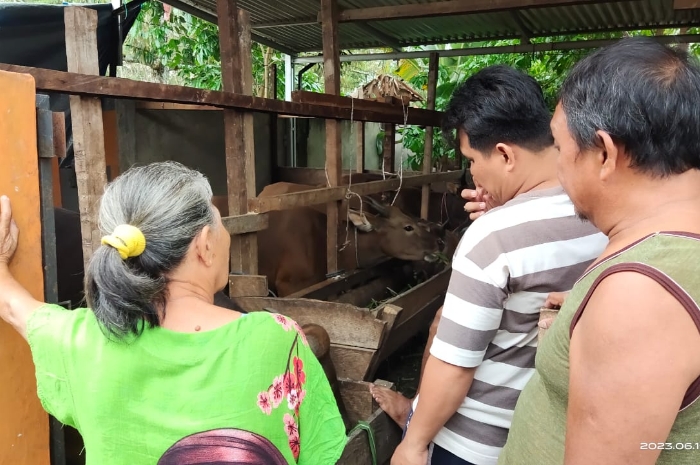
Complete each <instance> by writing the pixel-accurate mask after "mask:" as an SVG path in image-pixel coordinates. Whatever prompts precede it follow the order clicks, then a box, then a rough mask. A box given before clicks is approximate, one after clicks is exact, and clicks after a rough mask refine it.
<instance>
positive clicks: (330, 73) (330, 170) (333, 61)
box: [321, 0, 343, 273]
mask: <svg viewBox="0 0 700 465" xmlns="http://www.w3.org/2000/svg"><path fill="white" fill-rule="evenodd" d="M338 13H339V10H338V2H337V0H321V29H322V34H323V77H324V83H325V91H326V94H331V95H340V48H339V46H338ZM340 134H341V127H340V121H338V120H335V119H328V120H326V176H327V178H328V187H336V186H339V185H340V183H341V178H342V167H343V160H342V150H341V145H340V144H341V138H340ZM338 206H339V205H338V202H330V203H329V204H328V205H327V206H326V236H327V238H326V270H327V273H334V272H336V271H338Z"/></svg>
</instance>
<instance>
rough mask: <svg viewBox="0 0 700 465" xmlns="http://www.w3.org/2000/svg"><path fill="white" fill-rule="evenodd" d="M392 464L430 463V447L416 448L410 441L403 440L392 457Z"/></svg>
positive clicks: (421, 464) (424, 464)
mask: <svg viewBox="0 0 700 465" xmlns="http://www.w3.org/2000/svg"><path fill="white" fill-rule="evenodd" d="M391 465H428V449H423V450H414V449H413V448H412V447H411V444H410V443H407V442H406V441H402V442H401V444H399V447H397V448H396V450H395V451H394V455H393V456H392V457H391Z"/></svg>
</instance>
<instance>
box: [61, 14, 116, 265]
mask: <svg viewBox="0 0 700 465" xmlns="http://www.w3.org/2000/svg"><path fill="white" fill-rule="evenodd" d="M64 20H65V25H66V57H67V59H68V71H71V72H75V73H81V74H88V75H99V74H100V69H99V62H98V57H97V12H96V11H95V10H92V9H89V8H82V7H67V8H66V9H65V13H64ZM70 108H71V116H72V122H73V152H74V154H75V177H76V180H77V184H78V208H79V210H80V230H81V233H82V236H83V261H84V262H85V267H86V268H87V265H88V263H89V261H90V258H91V257H92V254H93V252H94V251H95V250H96V249H97V248H98V247H99V246H100V239H101V237H100V236H101V234H100V229H99V227H98V225H97V217H98V210H99V201H100V198H101V197H102V193H103V192H104V189H105V186H106V185H107V165H106V161H105V146H104V141H105V138H104V127H103V120H102V102H101V100H100V99H99V98H96V97H80V96H71V98H70Z"/></svg>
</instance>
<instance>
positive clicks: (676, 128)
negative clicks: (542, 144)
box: [560, 37, 700, 177]
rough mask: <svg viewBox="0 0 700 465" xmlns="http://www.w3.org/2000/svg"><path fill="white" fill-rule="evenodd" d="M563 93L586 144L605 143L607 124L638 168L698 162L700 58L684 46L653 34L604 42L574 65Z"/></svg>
mask: <svg viewBox="0 0 700 465" xmlns="http://www.w3.org/2000/svg"><path fill="white" fill-rule="evenodd" d="M560 101H561V105H562V108H563V110H564V113H565V114H566V120H567V126H568V128H569V131H570V133H571V135H572V137H573V138H574V140H575V141H576V143H577V145H578V146H579V148H580V149H583V150H585V149H591V148H594V147H600V144H601V140H600V139H599V137H598V135H597V133H596V131H598V130H602V131H604V132H606V133H608V134H609V135H610V137H611V138H612V139H613V141H614V142H615V143H617V144H620V145H623V146H624V147H625V149H626V151H627V152H628V154H629V156H630V166H632V167H633V168H635V169H636V170H637V171H638V172H640V173H645V174H646V175H649V176H651V177H664V176H670V175H676V174H680V173H683V172H685V171H687V170H689V169H700V157H698V154H700V66H699V64H698V61H697V59H696V58H695V57H694V56H692V55H690V54H688V53H687V52H685V51H683V50H681V49H674V48H671V47H667V46H664V45H661V44H660V43H658V42H656V41H654V40H653V39H651V38H649V37H634V38H626V39H623V40H621V41H619V42H617V43H616V44H614V45H610V46H608V47H604V48H601V49H599V50H597V51H595V52H593V53H592V54H591V55H589V56H587V57H586V58H584V59H582V60H581V61H579V62H578V63H577V64H576V65H575V66H574V67H573V69H572V70H571V72H570V73H569V75H568V77H567V78H566V80H565V81H564V83H563V84H562V87H561V91H560Z"/></svg>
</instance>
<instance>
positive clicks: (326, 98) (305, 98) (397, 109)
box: [292, 90, 443, 126]
mask: <svg viewBox="0 0 700 465" xmlns="http://www.w3.org/2000/svg"><path fill="white" fill-rule="evenodd" d="M392 101H393V100H392ZM292 102H299V103H309V104H313V105H326V106H330V107H333V108H343V109H347V110H351V113H352V114H353V118H352V119H353V120H358V118H357V117H356V116H357V115H358V114H359V113H358V112H362V111H370V112H379V113H382V114H387V115H388V114H391V115H392V116H394V117H395V119H394V120H393V121H391V122H394V123H397V124H399V123H400V124H403V121H404V116H405V114H406V115H407V116H408V124H418V123H412V122H411V121H415V120H416V119H417V118H420V119H421V120H422V119H425V120H431V121H432V123H430V124H428V125H429V126H440V124H441V123H442V115H443V112H441V111H435V110H424V109H422V108H413V107H405V106H404V107H402V106H401V105H400V104H398V105H397V104H394V103H391V102H390V103H385V102H378V101H376V100H364V99H362V98H351V97H340V96H338V95H330V94H322V93H319V92H309V91H306V90H295V91H293V92H292ZM399 102H400V101H399ZM404 112H405V114H404ZM348 119H350V118H348Z"/></svg>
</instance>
